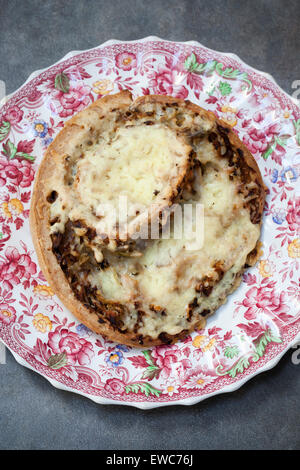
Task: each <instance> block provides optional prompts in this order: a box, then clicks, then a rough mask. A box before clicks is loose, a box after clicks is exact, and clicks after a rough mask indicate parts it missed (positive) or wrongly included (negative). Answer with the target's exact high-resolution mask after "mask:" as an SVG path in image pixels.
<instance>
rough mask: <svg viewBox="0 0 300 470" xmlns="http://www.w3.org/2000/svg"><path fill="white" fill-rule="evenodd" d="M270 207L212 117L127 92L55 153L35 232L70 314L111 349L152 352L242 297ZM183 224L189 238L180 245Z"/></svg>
mask: <svg viewBox="0 0 300 470" xmlns="http://www.w3.org/2000/svg"><path fill="white" fill-rule="evenodd" d="M264 201H265V186H264V183H263V180H262V177H261V174H260V171H259V169H258V166H257V164H256V162H255V160H254V158H253V156H252V155H251V154H250V152H249V151H248V149H247V148H246V147H245V145H244V144H243V143H242V142H241V141H240V140H239V138H238V137H237V135H236V134H235V133H234V132H233V130H232V129H231V128H230V127H229V126H228V125H227V124H225V123H224V122H222V121H221V120H219V119H217V118H216V116H215V115H214V114H213V113H211V112H209V111H207V110H204V109H202V108H200V107H199V106H197V105H195V104H193V103H191V102H189V101H184V100H181V99H177V98H172V97H169V96H158V95H147V96H142V97H139V98H137V99H136V100H133V97H132V95H131V93H130V92H128V91H122V92H120V93H118V94H115V95H108V96H105V97H104V98H102V99H100V100H97V101H96V102H94V103H93V104H92V105H90V106H89V107H88V108H86V109H85V110H83V111H81V112H79V113H78V114H77V115H75V116H74V117H73V118H72V119H70V120H69V121H67V122H66V123H65V125H64V128H63V129H62V130H61V132H60V133H59V134H58V135H57V137H56V138H55V139H54V141H53V142H52V143H51V144H50V146H49V147H48V149H47V151H46V154H45V156H44V158H43V160H42V163H41V165H40V167H39V170H38V172H37V176H36V180H35V185H34V190H33V196H32V202H31V209H30V224H31V231H32V236H33V241H34V245H35V249H36V252H37V256H38V260H39V263H40V266H41V268H42V270H43V273H44V275H45V276H46V278H47V280H48V282H49V284H50V286H51V287H52V288H53V290H54V292H55V293H56V294H57V295H58V297H59V298H60V299H61V301H62V302H63V303H64V305H65V306H66V307H67V308H68V309H69V310H70V311H71V312H72V313H73V314H74V315H75V316H76V317H77V318H78V319H79V320H80V321H81V322H82V323H83V324H85V325H86V326H87V327H89V328H90V329H91V330H93V331H94V332H96V333H98V334H101V335H104V336H106V337H107V338H109V339H110V340H112V341H116V342H118V343H123V344H127V345H130V346H137V347H149V346H154V345H159V344H171V343H173V342H175V341H177V340H180V339H183V338H184V337H186V336H187V335H188V334H189V333H190V332H192V331H194V330H195V329H201V328H202V327H203V325H204V324H205V319H206V317H208V316H209V315H211V314H212V313H214V312H215V311H216V310H217V308H218V307H219V306H220V305H221V304H223V303H224V302H225V301H226V299H227V297H228V295H229V294H230V293H231V292H232V291H234V290H235V289H236V288H237V287H238V285H239V284H240V282H241V278H242V274H243V273H244V271H245V269H247V268H248V267H250V266H252V265H254V264H255V262H256V261H257V259H258V251H259V250H258V246H259V237H260V230H261V222H262V213H263V207H264ZM125 203H126V204H125ZM199 208H200V209H199ZM199 210H200V212H199ZM197 211H198V212H197ZM198 213H199V214H200V213H201V217H202V218H201V221H202V223H201V227H200V226H199V227H198V225H197V224H198V219H197V217H196V215H195V214H198ZM176 214H177V215H178V214H180V217H179V216H178V217H179V218H178V217H177V216H176ZM185 214H189V215H188V217H187V218H185ZM176 217H177V218H176ZM178 220H181V221H182V220H184V224H185V223H187V221H189V222H190V225H191V227H192V230H190V232H189V233H186V231H185V229H184V230H181V236H177V232H176V230H177V222H178ZM199 220H200V219H199ZM196 225H197V227H196ZM153 226H155V227H156V229H157V230H156V236H152V235H153V232H152V228H153ZM196 229H197V230H196ZM199 231H200V232H201V231H202V232H201V233H202V235H201V237H202V238H201V237H200V238H199Z"/></svg>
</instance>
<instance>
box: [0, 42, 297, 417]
mask: <svg viewBox="0 0 300 470" xmlns="http://www.w3.org/2000/svg"><path fill="white" fill-rule="evenodd" d="M148 41H161V42H168V43H174V44H191V45H193V44H194V45H195V46H197V47H202V48H204V49H206V50H208V51H211V52H214V53H217V54H220V55H224V56H227V57H230V58H232V59H234V60H236V61H237V62H240V63H241V64H242V65H244V66H245V67H247V68H248V69H251V70H252V71H253V72H255V73H257V74H259V75H262V76H264V77H265V78H267V79H268V80H270V81H271V82H273V84H274V85H275V86H276V87H277V88H278V89H279V90H280V91H281V93H283V94H284V95H285V96H286V97H288V98H289V99H290V100H291V101H292V102H293V103H294V104H295V105H296V106H297V107H298V108H299V110H300V106H299V102H298V100H297V99H295V98H293V97H292V96H291V95H290V94H289V93H287V92H286V91H285V90H283V89H282V88H281V87H280V85H279V84H278V83H277V81H276V80H275V78H274V77H273V76H272V75H271V74H269V73H268V72H264V71H262V70H259V69H256V68H255V67H252V66H251V65H249V64H247V63H246V62H244V61H243V60H242V59H241V58H240V57H239V56H238V55H237V54H235V53H231V52H222V51H217V50H215V49H211V48H209V47H207V46H205V45H204V44H202V43H200V42H199V41H194V40H190V41H170V40H168V39H162V38H160V37H158V36H152V35H150V36H146V37H144V38H140V39H135V40H128V41H124V40H119V39H109V40H107V41H105V42H104V43H102V44H99V45H98V46H95V47H91V48H89V49H83V50H72V51H70V52H68V53H67V54H65V55H64V56H63V57H62V58H61V59H59V60H58V61H56V62H54V63H53V64H51V65H49V66H47V67H45V68H42V69H38V70H35V71H33V72H32V73H31V74H30V75H29V76H28V78H27V79H26V80H25V82H24V83H23V84H22V85H21V86H20V87H19V88H17V89H16V90H15V91H14V92H12V93H10V94H8V95H6V96H4V97H3V98H2V99H1V100H0V108H1V107H2V106H3V105H5V103H6V102H7V101H8V100H9V99H11V98H12V97H13V95H15V94H16V93H17V92H18V91H19V90H20V89H21V88H23V87H24V86H25V85H26V84H27V83H29V82H30V81H31V80H33V79H34V78H36V77H37V76H38V75H40V74H41V73H43V72H45V71H47V70H48V69H49V68H51V67H54V66H55V65H57V64H59V63H61V62H63V61H65V60H67V59H68V58H70V57H74V56H76V55H79V54H83V53H86V52H89V51H92V50H95V49H99V48H102V47H105V46H109V45H113V44H116V43H122V44H132V43H137V42H140V43H144V42H148ZM299 341H300V333H298V334H297V335H296V336H295V337H294V339H293V340H292V341H290V342H289V343H288V345H287V347H286V348H285V349H284V350H283V351H281V352H280V353H279V354H278V355H277V356H276V357H275V358H273V359H271V360H270V361H269V362H268V363H267V364H265V365H263V366H261V367H260V368H259V369H257V370H256V371H254V372H252V373H251V374H250V375H249V376H248V375H247V376H246V377H244V378H242V379H241V380H239V381H237V382H235V383H233V384H228V385H225V386H224V387H223V388H222V389H221V390H216V391H214V392H211V393H209V394H207V395H204V396H198V397H195V398H185V399H181V400H178V401H171V402H157V403H155V402H125V401H118V400H110V399H108V398H104V397H93V396H91V395H88V394H86V393H85V392H82V391H80V390H74V389H72V388H70V387H67V386H65V385H63V384H62V383H60V382H58V381H56V380H53V379H51V378H50V377H48V376H45V375H43V374H42V373H41V372H40V371H38V370H36V369H35V368H34V367H32V366H31V365H30V364H29V363H27V362H26V360H25V359H23V358H22V357H21V356H20V355H19V354H18V353H17V352H16V351H13V350H12V349H11V348H10V347H8V346H7V345H6V344H5V342H4V341H3V339H2V338H0V342H1V343H3V344H4V345H5V347H6V348H7V349H8V350H9V351H10V352H11V354H12V355H13V357H14V359H15V360H16V361H17V362H18V363H19V364H20V365H22V366H24V367H26V368H28V369H30V370H32V371H34V372H35V373H38V374H39V375H40V376H42V377H44V378H45V379H46V380H47V381H48V382H49V383H50V384H51V385H52V386H53V387H55V388H56V389H59V390H63V391H67V392H72V393H75V394H76V395H81V396H84V397H85V398H88V399H90V400H91V401H93V402H95V403H97V404H101V405H117V406H118V405H122V406H131V407H134V408H138V409H142V410H150V409H154V408H160V407H166V406H174V405H182V406H191V405H195V404H197V403H200V402H202V401H204V400H206V399H208V398H210V397H213V396H216V395H220V394H223V393H230V392H234V391H236V390H238V389H239V388H241V387H242V386H243V385H244V384H245V383H246V382H248V381H249V380H250V379H252V378H253V377H255V376H257V375H258V374H260V373H263V372H267V371H268V370H271V369H273V368H274V367H275V366H276V365H277V364H278V363H279V361H280V360H281V359H282V357H283V356H284V355H285V354H286V353H287V352H288V351H289V350H290V349H291V348H292V347H293V346H295V345H296V344H297V343H298V342H299Z"/></svg>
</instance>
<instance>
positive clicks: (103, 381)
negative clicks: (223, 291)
mask: <svg viewBox="0 0 300 470" xmlns="http://www.w3.org/2000/svg"><path fill="white" fill-rule="evenodd" d="M124 88H127V89H129V90H131V91H132V92H133V94H134V95H135V96H137V95H142V94H148V93H156V94H168V95H173V96H175V97H180V98H184V99H190V100H191V101H193V102H195V103H199V104H200V105H201V106H203V107H205V108H207V109H210V110H212V111H213V112H214V113H215V114H216V115H217V116H219V117H220V118H222V119H223V120H224V121H226V122H227V124H228V125H230V126H232V128H233V129H234V131H235V132H236V133H237V134H238V135H239V136H240V138H241V139H242V140H243V141H244V142H245V144H246V145H247V146H248V148H249V149H250V151H251V152H252V153H253V155H254V157H255V158H256V160H257V162H258V164H259V167H260V170H261V172H262V175H263V178H264V181H265V183H266V185H267V186H268V188H269V194H268V197H267V203H266V207H265V215H264V224H263V233H262V245H261V260H260V261H259V262H258V264H257V265H256V266H255V267H254V268H252V269H250V270H249V271H248V272H247V273H246V274H245V275H244V278H243V283H242V284H241V286H240V287H239V288H238V290H237V291H235V292H234V293H233V294H232V295H230V296H229V298H228V302H227V303H226V304H225V305H224V306H222V307H221V308H220V309H219V310H218V312H217V313H216V314H215V315H214V316H212V317H211V318H209V319H208V322H207V326H206V327H205V329H203V330H201V331H197V332H195V333H194V334H192V335H191V336H189V337H188V338H187V339H186V340H185V341H183V342H180V343H177V344H175V345H173V346H161V347H155V348H153V349H147V350H138V349H133V348H129V347H126V346H123V345H121V344H114V343H112V342H110V341H106V340H105V339H104V338H102V337H101V336H97V335H95V334H93V333H92V332H91V331H89V330H88V329H87V328H86V327H85V326H83V325H82V324H79V323H78V321H76V320H75V319H74V317H73V316H72V315H71V314H70V313H69V312H68V311H67V310H66V309H65V308H64V306H63V305H62V304H61V302H60V301H59V300H58V299H57V298H56V296H55V295H54V293H53V292H52V290H51V288H50V287H49V286H48V285H47V283H46V281H45V279H44V276H43V274H42V272H41V271H40V269H39V266H38V264H37V259H36V255H35V253H34V250H33V244H32V241H31V237H30V231H29V223H28V213H29V206H30V196H31V190H32V184H33V179H34V174H35V172H36V169H37V167H38V165H39V163H40V161H41V159H42V155H43V153H44V151H45V149H46V147H47V146H48V145H49V143H50V142H51V141H52V139H53V138H54V136H55V135H56V134H57V133H58V132H59V131H60V129H61V128H62V126H63V125H64V122H65V120H66V119H68V118H70V117H71V116H73V115H74V113H77V112H78V111H80V110H81V109H83V108H84V107H86V106H88V105H89V104H90V103H91V102H92V101H94V100H96V99H101V97H102V96H104V95H106V94H108V93H115V92H117V91H118V90H122V89H124ZM299 178H300V110H299V108H298V107H297V103H296V100H293V99H292V98H291V97H289V96H288V95H287V94H286V93H284V92H283V91H282V90H281V89H280V88H279V86H278V85H277V84H276V83H275V82H274V80H273V79H272V77H270V76H269V75H267V74H265V73H261V72H258V71H256V70H255V69H253V68H251V67H249V66H248V65H246V64H245V63H244V62H242V61H241V60H240V59H239V58H238V57H237V56H235V55H232V54H224V53H219V52H216V51H212V50H210V49H207V48H206V47H204V46H202V45H200V44H199V43H197V42H192V41H191V42H186V43H178V42H169V41H164V40H161V39H159V38H156V37H149V38H145V39H142V40H139V41H131V42H122V41H115V40H113V41H108V42H107V43H105V44H103V45H102V46H99V47H96V48H94V49H91V50H88V51H84V52H71V53H69V54H68V55H67V56H66V57H64V58H63V59H62V60H61V61H59V62H58V63H56V64H55V65H53V66H51V67H49V68H48V69H46V70H42V71H37V72H35V73H33V74H32V75H31V76H30V77H29V79H28V80H27V82H26V83H25V84H24V85H23V86H22V87H21V88H20V89H19V90H17V91H16V92H15V93H14V94H13V95H11V96H10V97H8V98H7V100H6V103H5V104H4V105H3V107H2V108H1V110H0V188H1V189H0V223H1V226H0V279H1V287H0V288H1V291H0V338H1V339H2V341H3V342H4V343H5V345H6V346H7V347H8V348H9V349H10V351H11V352H12V353H13V355H14V356H15V358H16V359H17V361H19V362H20V363H21V364H22V365H25V366H27V367H29V368H31V369H33V370H35V371H37V372H39V373H40V374H42V375H43V376H44V377H46V378H47V379H48V380H49V381H50V382H51V383H52V384H53V385H54V386H56V387H58V388H62V389H64V390H69V391H73V392H77V393H80V394H82V395H84V396H86V397H88V398H90V399H92V400H94V401H96V402H97V403H119V404H127V405H133V406H137V407H140V408H153V407H157V406H162V405H169V404H186V405H187V404H193V403H196V402H199V401H201V400H203V399H204V398H207V397H210V396H212V395H215V394H217V393H221V392H229V391H233V390H235V389H237V388H238V387H240V386H241V385H242V384H243V383H245V382H246V381H247V380H248V379H249V378H251V377H253V376H254V375H256V374H257V373H259V372H262V371H265V370H267V369H269V368H271V367H273V366H274V365H275V364H276V363H277V362H278V361H279V359H280V357H281V356H282V355H283V354H284V353H285V352H286V351H287V350H288V349H289V348H290V347H291V346H292V345H294V344H296V342H297V341H299V338H300V295H299V266H300V260H299V257H300V209H299V203H300V193H299V190H298V192H297V189H296V185H297V184H298V188H299ZM297 180H298V183H297Z"/></svg>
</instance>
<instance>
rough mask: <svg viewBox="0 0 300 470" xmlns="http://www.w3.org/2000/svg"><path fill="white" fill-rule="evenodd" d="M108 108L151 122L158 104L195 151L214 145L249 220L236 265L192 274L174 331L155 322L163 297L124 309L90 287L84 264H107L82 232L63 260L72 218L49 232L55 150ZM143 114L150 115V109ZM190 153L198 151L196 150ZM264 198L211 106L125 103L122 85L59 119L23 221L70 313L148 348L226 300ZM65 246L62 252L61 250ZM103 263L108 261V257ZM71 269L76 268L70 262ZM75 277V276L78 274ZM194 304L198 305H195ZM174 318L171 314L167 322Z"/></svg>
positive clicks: (83, 137)
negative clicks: (189, 291)
mask: <svg viewBox="0 0 300 470" xmlns="http://www.w3.org/2000/svg"><path fill="white" fill-rule="evenodd" d="M164 108H165V109H164ZM115 109H118V110H120V111H121V112H126V110H128V109H130V110H131V113H132V114H131V116H130V118H129V119H132V115H134V116H136V115H137V113H140V112H141V111H142V112H145V110H147V111H146V112H147V113H148V114H149V119H151V120H153V121H154V122H156V118H155V116H156V115H155V110H156V109H159V111H160V113H166V115H167V113H168V116H169V117H168V119H169V120H168V121H164V124H166V122H167V123H168V126H171V127H172V126H173V127H172V129H173V130H174V129H175V131H176V133H177V134H178V135H180V136H184V138H185V139H187V141H188V143H189V145H191V147H192V148H193V149H194V152H195V153H196V154H197V152H200V150H199V149H200V147H201V145H202V143H203V141H205V145H206V146H207V147H205V148H208V149H209V150H210V151H213V152H215V158H216V159H217V160H218V165H221V166H220V167H219V170H220V168H223V167H224V168H226V174H228V181H229V180H230V181H233V183H232V184H234V185H235V186H234V187H235V188H236V191H237V194H238V197H239V201H242V202H243V204H242V205H241V209H240V210H241V211H243V217H244V218H245V217H246V215H247V214H248V219H250V220H249V224H250V225H249V226H251V228H252V226H253V236H252V239H251V243H250V241H249V243H248V245H246V248H245V250H247V246H249V249H248V252H247V253H246V257H245V260H243V264H242V265H241V266H240V265H238V264H237V263H236V264H235V265H234V269H233V268H232V267H229V264H228V266H227V267H226V268H223V267H222V266H221V265H220V264H218V263H215V265H214V272H213V276H212V277H208V276H202V277H201V279H200V280H197V283H196V284H195V286H193V289H194V291H193V292H194V294H193V297H192V298H191V301H190V302H189V304H188V306H187V312H186V314H187V318H185V319H184V321H183V320H182V322H181V324H182V327H180V328H179V327H178V328H177V330H176V332H173V330H174V331H175V329H174V328H173V324H172V328H170V331H171V333H170V331H164V329H163V323H164V316H165V315H168V309H167V314H166V313H165V310H164V308H161V307H160V305H161V304H163V301H164V299H161V303H160V304H159V305H158V306H157V305H152V304H151V305H150V307H149V309H150V310H149V311H147V312H146V311H145V310H144V305H142V304H141V301H140V297H139V298H138V297H136V298H132V299H131V300H130V302H131V303H130V305H131V304H132V305H131V307H130V308H131V310H130V308H129V307H128V305H129V303H127V302H126V301H119V300H118V299H115V300H112V299H109V298H105V296H104V295H103V292H102V291H101V290H100V286H99V288H97V287H95V283H94V284H93V283H92V281H91V279H90V277H89V276H90V271H91V270H95V269H96V268H97V269H98V270H99V269H100V271H101V273H102V272H104V271H105V270H107V272H108V271H109V270H110V267H108V268H107V265H106V264H105V262H106V259H105V257H104V261H102V264H101V263H100V264H99V262H98V263H97V262H95V261H94V259H92V258H93V252H92V251H91V249H90V248H91V247H90V245H89V239H88V238H89V237H88V234H87V233H86V232H85V247H84V250H83V251H82V253H80V256H79V255H78V256H77V257H75V258H74V259H73V260H72V261H70V260H71V254H70V251H72V249H73V251H74V247H78V243H79V242H78V240H79V239H80V240H81V239H82V237H80V236H79V235H78V232H77V233H76V229H77V230H78V228H79V229H81V228H82V226H80V224H79V225H78V224H77V227H76V226H74V221H70V220H66V221H65V222H64V224H63V229H62V230H60V231H59V230H56V231H55V230H54V231H53V226H55V223H56V222H55V221H53V220H51V216H50V208H51V205H52V204H53V199H54V201H55V199H56V197H57V194H55V191H53V185H52V183H53V179H55V177H56V176H57V172H58V171H59V168H62V167H60V165H61V162H62V159H63V157H65V156H66V155H70V154H72V151H73V152H75V151H77V150H76V149H77V147H78V145H80V143H82V142H86V141H88V140H89V139H90V138H91V135H92V136H94V134H95V133H96V130H95V122H96V121H98V120H100V121H101V120H102V119H103V117H104V116H107V114H108V113H110V112H111V111H112V110H115ZM151 113H153V114H152V115H151ZM172 113H173V115H172ZM170 115H171V118H170ZM163 116H164V115H163ZM166 119H167V118H166ZM70 142H73V144H72V145H73V147H72V148H70ZM76 146H77V147H76ZM211 149H212V150H211ZM199 154H200V153H199ZM71 157H72V155H71ZM195 158H196V159H197V158H199V157H197V155H196V157H195ZM200 160H201V159H200ZM224 162H225V163H224ZM190 163H191V162H190ZM222 165H223V167H222ZM198 166H199V167H201V168H202V167H203V169H202V170H201V171H202V172H204V173H205V172H207V173H209V172H210V171H211V167H212V163H211V162H208V163H203V162H202V163H201V161H200V163H199V165H198ZM219 170H218V171H219ZM199 171H200V170H199ZM185 176H186V175H185ZM182 181H183V183H184V184H183V185H182V186H183V187H182V188H181V190H182V189H185V188H184V186H185V185H188V183H187V180H186V179H185V177H183V178H182ZM226 181H227V180H226ZM180 196H181V191H178V192H177V193H176V195H174V198H173V199H172V200H174V199H175V198H176V197H177V198H179V197H180ZM264 201H265V187H264V183H263V180H262V177H261V174H260V171H259V169H258V166H257V164H256V162H255V160H254V158H253V156H252V155H251V153H250V152H249V151H248V149H247V148H246V147H245V145H244V144H243V143H242V142H241V141H240V139H239V138H238V137H237V136H236V134H235V133H234V132H233V131H232V130H231V129H230V128H229V127H228V126H227V125H226V124H225V123H223V122H222V121H221V120H218V119H217V118H216V117H215V116H214V114H213V113H211V112H209V111H206V110H204V109H202V108H200V107H199V106H197V105H195V104H193V103H190V102H189V101H183V100H180V99H175V98H172V97H168V96H160V95H149V96H143V97H140V98H138V99H137V100H135V101H134V102H132V97H131V94H130V93H129V92H127V91H126V92H121V93H119V94H117V95H108V96H106V97H104V98H102V99H101V100H98V101H96V102H95V103H93V104H92V105H91V106H89V107H88V108H87V109H86V110H84V111H82V112H80V113H79V114H78V115H76V116H74V117H73V118H72V119H70V120H69V121H68V122H67V123H65V126H64V128H63V130H62V131H61V132H60V133H59V134H58V136H57V137H56V138H55V140H54V141H53V142H52V144H51V145H50V146H49V148H48V150H47V152H46V154H45V156H44V158H43V160H42V163H41V165H40V167H39V169H38V172H37V175H36V179H35V185H34V190H33V196H32V200H31V210H30V225H31V232H32V237H33V241H34V246H35V249H36V252H37V256H38V261H39V263H40V267H41V269H42V271H43V273H44V275H45V277H46V279H47V281H48V282H49V284H50V286H51V288H52V289H53V290H54V292H55V293H56V294H57V295H58V297H59V298H60V299H61V301H62V302H63V304H64V305H65V306H66V307H67V308H68V309H69V310H70V311H71V312H72V313H73V314H74V315H75V316H76V317H77V319H78V320H79V321H80V322H82V323H84V324H85V325H86V326H87V327H89V328H90V329H91V330H93V331H94V332H96V333H98V334H101V335H105V336H107V337H108V338H109V339H110V340H112V341H115V342H119V343H124V344H128V345H131V346H142V347H150V346H154V345H159V344H170V343H172V342H174V341H177V340H179V339H182V338H184V337H185V336H186V335H187V334H188V333H190V332H192V331H193V330H195V329H197V328H201V327H202V326H203V324H204V322H205V317H207V316H208V315H211V314H212V313H213V312H214V311H215V310H216V308H218V306H219V305H221V304H222V303H224V302H225V301H226V299H227V296H228V295H229V294H230V293H231V292H232V291H234V290H235V289H236V288H237V286H238V285H239V284H240V282H241V277H242V274H243V272H244V270H245V269H246V268H247V267H248V266H252V265H253V264H255V262H256V260H257V258H258V250H257V243H258V238H259V227H260V225H261V220H262V213H263V207H264ZM208 212H209V211H208ZM245 214H246V215H245ZM243 220H244V219H243ZM247 223H248V221H247ZM75 225H76V224H75ZM257 228H258V229H257ZM257 234H258V235H257ZM90 238H91V237H90ZM251 244H252V245H251ZM70 247H71V248H70ZM86 250H87V251H88V256H89V260H88V262H87V264H88V268H85V262H84V261H80V263H82V266H84V269H83V271H82V272H84V275H85V277H84V281H81V283H80V282H79V281H78V278H76V272H75V271H74V266H81V265H80V263H79V261H78V260H79V259H80V260H82V257H84V256H86ZM65 253H67V255H66V256H65ZM108 258H109V256H108ZM91 260H92V261H91ZM107 264H108V265H109V263H108V262H107ZM225 264H226V263H225ZM225 264H224V266H225ZM99 266H100V267H99ZM116 267H118V264H116ZM237 267H238V270H237ZM78 270H80V269H79V268H78ZM209 272H210V271H209ZM126 276H127V277H126V279H129V278H130V279H129V280H130V282H132V283H134V282H135V283H136V281H135V280H133V278H132V276H128V275H127V273H126ZM226 276H227V278H226ZM75 278H76V279H75ZM224 278H226V279H227V281H226V284H224V285H221V283H222V282H223V283H224V282H225V281H222V279H224ZM81 279H83V278H82V276H81ZM87 279H88V280H87ZM200 281H201V282H200ZM218 285H219V289H220V286H221V291H220V292H221V293H220V294H218V296H219V297H218V300H216V299H214V300H212V301H211V306H210V308H206V307H207V304H209V302H210V297H212V296H213V294H214V292H215V291H216V292H217V290H216V289H217V288H218ZM138 288H139V286H138ZM134 289H135V287H134ZM174 295H175V294H174ZM202 303H203V305H204V308H202V310H201V305H202ZM209 305H210V304H209ZM151 315H152V317H151ZM133 316H134V322H133V323H130V321H129V320H128V318H130V319H131V318H132V317H133ZM124 317H126V318H127V320H126V321H127V323H126V322H125V324H124V322H123V320H122V319H124ZM143 317H145V318H146V319H147V318H148V317H149V318H150V317H151V321H152V322H154V324H155V325H156V323H155V322H158V321H159V326H157V330H155V332H153V330H150V329H149V333H147V326H145V325H144V326H141V325H142V324H143ZM158 319H159V320H158ZM174 321H175V320H174V319H173V318H172V322H174ZM146 325H147V322H146Z"/></svg>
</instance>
